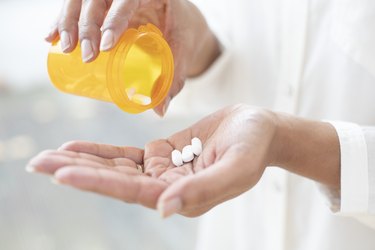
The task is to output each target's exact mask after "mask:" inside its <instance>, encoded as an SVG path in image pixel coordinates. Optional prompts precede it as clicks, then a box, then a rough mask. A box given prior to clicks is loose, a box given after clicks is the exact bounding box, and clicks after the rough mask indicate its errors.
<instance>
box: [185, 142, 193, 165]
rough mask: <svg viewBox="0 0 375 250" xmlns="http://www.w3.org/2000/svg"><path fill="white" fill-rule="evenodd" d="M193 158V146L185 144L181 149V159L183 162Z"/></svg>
mask: <svg viewBox="0 0 375 250" xmlns="http://www.w3.org/2000/svg"><path fill="white" fill-rule="evenodd" d="M193 159H194V153H193V148H192V147H191V145H187V146H185V147H184V148H183V149H182V160H183V161H184V162H191V161H192V160H193Z"/></svg>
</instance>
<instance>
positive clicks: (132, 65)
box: [120, 35, 162, 105]
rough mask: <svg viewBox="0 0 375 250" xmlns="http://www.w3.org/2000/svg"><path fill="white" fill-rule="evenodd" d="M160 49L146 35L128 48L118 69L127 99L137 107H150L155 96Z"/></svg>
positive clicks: (160, 70)
mask: <svg viewBox="0 0 375 250" xmlns="http://www.w3.org/2000/svg"><path fill="white" fill-rule="evenodd" d="M161 53H162V48H161V46H160V45H159V44H158V43H156V42H155V40H154V39H153V38H152V37H150V36H147V35H143V36H141V37H140V38H138V39H137V40H136V41H135V43H134V44H132V45H131V46H130V48H129V51H128V54H127V56H126V58H125V61H124V63H123V64H122V66H121V68H120V72H121V76H120V78H121V79H120V81H121V84H122V85H123V89H125V92H126V95H127V97H128V99H129V100H130V101H131V102H133V103H135V104H138V105H150V104H151V103H152V100H153V99H155V95H156V94H157V93H156V92H155V91H154V89H155V85H157V82H158V79H159V78H160V75H161V73H162V54H161Z"/></svg>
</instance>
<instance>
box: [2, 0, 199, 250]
mask: <svg viewBox="0 0 375 250" xmlns="http://www.w3.org/2000/svg"><path fill="white" fill-rule="evenodd" d="M61 4H62V0H49V1H46V0H44V1H42V0H33V1H28V0H1V1H0V31H1V32H2V33H1V36H0V249H1V250H23V249H27V250H34V249H35V250H65V249H66V250H76V249H77V250H78V249H79V250H82V249H90V250H106V249H146V250H147V249H152V250H158V249H163V250H167V249H192V248H193V247H194V244H195V231H196V220H194V219H188V218H184V217H181V216H174V217H172V218H170V219H167V220H162V219H161V218H160V216H159V214H158V213H157V212H155V211H152V210H149V209H146V208H143V207H140V206H137V205H129V204H125V203H122V202H120V201H116V200H112V199H108V198H105V197H101V196H98V195H94V194H89V193H83V192H79V191H75V190H73V189H70V188H68V187H62V186H56V185H53V184H51V182H50V179H49V178H48V177H46V176H40V175H30V174H28V173H26V172H25V170H24V168H25V164H26V162H27V161H28V160H29V159H30V158H31V157H33V156H34V155H36V154H37V153H38V152H40V151H42V150H45V149H54V148H57V147H58V146H60V145H61V144H62V143H64V142H66V141H69V140H75V139H80V140H89V141H97V142H102V143H110V144H118V145H132V146H138V147H143V146H144V144H145V143H146V142H148V141H150V140H153V139H156V138H162V137H166V136H168V135H169V134H171V133H173V132H176V131H178V130H180V129H182V128H184V127H186V126H188V125H189V124H191V123H192V122H193V120H195V119H196V118H194V119H193V118H192V117H190V118H183V117H179V116H174V115H168V116H167V118H166V119H160V118H158V117H157V116H156V115H155V114H153V113H152V112H146V113H144V114H141V115H129V114H126V113H124V112H122V111H121V110H120V109H118V108H117V107H116V106H114V105H113V104H109V103H104V102H99V101H95V100H90V99H86V98H81V97H76V96H70V95H66V94H63V93H61V92H59V91H57V90H56V89H55V88H54V87H53V86H52V85H51V83H50V82H49V79H48V75H47V72H46V56H47V51H48V47H49V45H48V44H47V43H46V42H44V40H43V38H44V36H45V35H46V34H47V32H48V31H49V27H50V24H52V22H53V21H54V19H55V18H56V16H57V14H58V12H59V10H60V7H61Z"/></svg>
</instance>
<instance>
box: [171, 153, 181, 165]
mask: <svg viewBox="0 0 375 250" xmlns="http://www.w3.org/2000/svg"><path fill="white" fill-rule="evenodd" d="M171 157H172V162H173V165H175V166H176V167H179V166H182V165H183V164H184V162H183V161H182V154H181V152H180V151H178V150H177V149H175V150H173V151H172V156H171Z"/></svg>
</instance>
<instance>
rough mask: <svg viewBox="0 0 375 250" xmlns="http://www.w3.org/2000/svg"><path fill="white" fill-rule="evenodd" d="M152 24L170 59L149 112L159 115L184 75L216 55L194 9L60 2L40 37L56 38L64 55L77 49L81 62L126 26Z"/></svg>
mask: <svg viewBox="0 0 375 250" xmlns="http://www.w3.org/2000/svg"><path fill="white" fill-rule="evenodd" d="M149 22H150V23H153V24H154V25H156V26H157V27H159V29H160V30H161V31H162V32H163V35H164V37H165V39H166V40H167V42H168V44H169V45H170V47H171V50H172V53H173V57H174V66H175V67H174V80H173V83H172V87H171V90H170V92H169V94H168V97H167V98H165V100H164V101H163V102H162V103H161V104H160V105H159V106H158V107H156V108H155V109H154V110H155V112H156V113H157V114H158V115H160V116H163V115H164V114H165V112H166V110H167V108H168V105H169V103H170V101H171V99H172V98H173V97H174V96H176V95H177V94H178V92H179V91H180V90H181V89H182V87H183V85H184V82H185V79H186V77H193V76H196V75H199V74H200V73H202V72H204V71H205V70H206V69H207V68H208V67H209V66H210V65H211V64H212V62H213V61H214V60H215V59H216V58H217V57H218V56H219V55H220V47H219V44H218V41H217V39H216V37H215V35H214V34H213V32H212V31H211V30H210V29H209V27H208V25H207V23H206V21H205V18H204V17H203V15H202V14H201V13H200V11H199V10H198V9H197V8H196V7H195V6H194V5H193V4H192V3H191V2H190V1H186V0H96V1H90V0H65V1H64V5H63V7H62V9H61V13H60V15H59V16H58V18H57V21H56V23H55V24H54V25H53V26H52V29H51V31H50V32H49V34H48V35H47V37H46V40H47V41H48V42H52V41H54V40H55V39H56V38H58V37H60V41H61V47H62V50H63V51H64V52H65V53H69V52H71V51H72V50H74V48H75V47H76V45H77V43H78V41H79V42H80V45H81V50H82V60H83V61H84V62H87V63H88V62H91V61H93V60H95V58H96V57H97V56H98V54H99V51H108V50H110V49H112V48H113V47H114V46H115V45H116V43H117V42H118V40H119V38H120V37H121V35H122V34H123V32H124V31H125V30H126V29H128V28H129V27H138V26H139V25H142V24H146V23H149Z"/></svg>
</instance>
